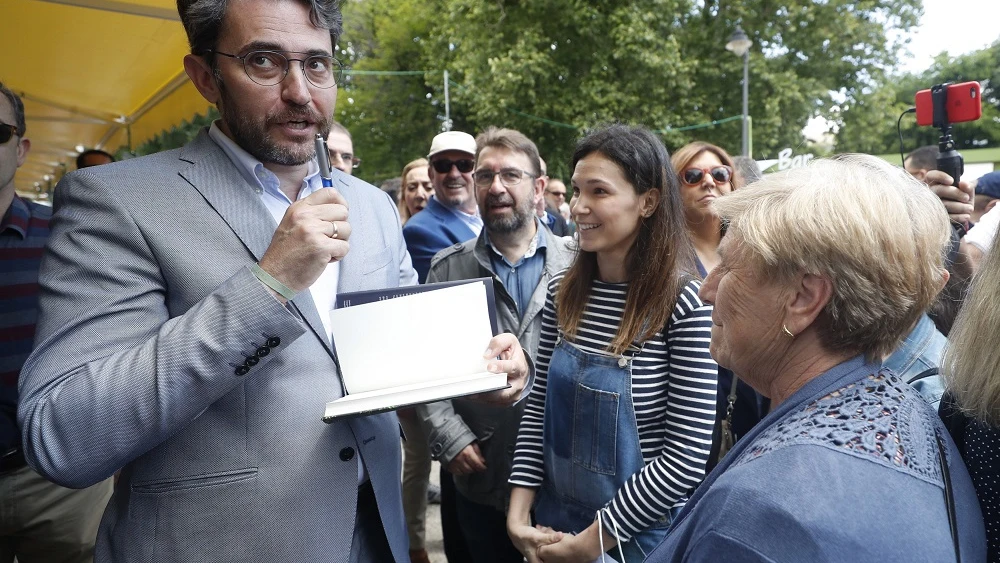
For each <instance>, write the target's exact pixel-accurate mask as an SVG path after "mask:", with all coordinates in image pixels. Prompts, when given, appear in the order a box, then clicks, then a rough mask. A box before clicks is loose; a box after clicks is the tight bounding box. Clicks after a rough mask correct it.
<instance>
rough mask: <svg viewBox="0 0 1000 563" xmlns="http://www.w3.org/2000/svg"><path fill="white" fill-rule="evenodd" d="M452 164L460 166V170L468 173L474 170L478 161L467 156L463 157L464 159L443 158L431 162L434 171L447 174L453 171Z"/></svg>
mask: <svg viewBox="0 0 1000 563" xmlns="http://www.w3.org/2000/svg"><path fill="white" fill-rule="evenodd" d="M452 165H455V167H456V168H458V171H459V172H461V173H462V174H468V173H469V172H472V169H473V168H475V167H476V163H475V162H473V161H471V160H469V159H467V158H463V159H462V160H448V159H445V158H442V159H441V160H435V161H434V162H431V166H433V167H434V171H435V172H437V173H438V174H447V173H449V172H451V167H452Z"/></svg>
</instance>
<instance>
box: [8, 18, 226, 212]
mask: <svg viewBox="0 0 1000 563" xmlns="http://www.w3.org/2000/svg"><path fill="white" fill-rule="evenodd" d="M0 13H2V14H3V18H2V19H3V20H4V23H5V24H6V25H5V26H4V31H3V33H0V53H3V56H2V60H3V62H2V64H0V80H2V81H3V82H4V83H5V84H6V85H7V87H8V88H10V89H11V90H13V91H14V92H17V93H18V94H19V95H20V96H21V98H22V99H23V100H24V107H25V114H26V117H27V129H28V130H27V137H28V138H29V139H31V143H32V146H31V152H30V153H29V154H28V160H27V162H26V163H25V164H24V166H22V167H21V168H20V169H18V171H17V175H16V176H15V184H16V186H17V189H18V192H19V193H21V194H24V195H28V196H34V195H35V194H38V193H44V192H46V191H47V189H48V187H49V186H50V185H54V183H55V181H57V180H58V179H59V178H60V177H62V175H63V174H65V173H66V172H71V171H73V170H74V169H75V168H76V163H75V158H76V155H77V154H78V150H79V149H81V148H88V149H89V148H99V149H103V150H106V151H108V152H114V151H115V150H117V149H118V148H119V147H121V146H122V145H130V146H133V147H134V146H137V145H139V144H141V143H143V142H144V141H146V140H148V139H150V138H151V137H153V136H155V135H156V134H157V133H159V132H160V131H163V130H164V129H168V128H170V127H171V126H173V125H177V124H179V123H180V122H181V121H182V120H184V119H189V118H191V117H192V116H193V115H194V114H196V113H204V112H205V111H206V110H207V109H208V106H209V104H208V102H206V101H205V99H204V98H202V97H201V95H200V94H199V93H198V91H197V90H196V89H195V88H194V86H193V85H192V84H191V83H190V81H189V80H188V79H187V75H185V74H184V68H183V64H182V62H181V59H182V58H183V57H184V55H185V54H186V53H187V52H188V46H187V38H186V36H185V34H184V28H183V26H181V23H180V20H179V18H178V17H177V5H176V3H175V0H3V7H2V9H0ZM130 137H131V139H130Z"/></svg>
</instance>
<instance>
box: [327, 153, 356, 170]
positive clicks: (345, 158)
mask: <svg viewBox="0 0 1000 563" xmlns="http://www.w3.org/2000/svg"><path fill="white" fill-rule="evenodd" d="M337 157H340V161H341V162H344V163H347V162H350V163H351V168H357V167H358V166H361V159H360V158H358V157H356V156H354V155H353V154H351V153H349V152H340V153H338V152H333V151H330V159H332V160H336V159H337Z"/></svg>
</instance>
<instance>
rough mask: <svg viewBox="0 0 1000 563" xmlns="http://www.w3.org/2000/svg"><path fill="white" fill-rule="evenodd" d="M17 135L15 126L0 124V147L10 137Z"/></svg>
mask: <svg viewBox="0 0 1000 563" xmlns="http://www.w3.org/2000/svg"><path fill="white" fill-rule="evenodd" d="M17 134H18V131H17V126H15V125H7V124H6V123H0V145H2V144H4V143H6V142H7V141H9V140H10V138H11V137H14V136H16V135H17Z"/></svg>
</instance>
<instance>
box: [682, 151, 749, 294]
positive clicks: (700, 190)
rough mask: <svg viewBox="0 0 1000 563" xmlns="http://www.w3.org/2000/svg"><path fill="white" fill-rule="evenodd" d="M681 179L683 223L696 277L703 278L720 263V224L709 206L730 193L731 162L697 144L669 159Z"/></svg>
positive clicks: (722, 153)
mask: <svg viewBox="0 0 1000 563" xmlns="http://www.w3.org/2000/svg"><path fill="white" fill-rule="evenodd" d="M670 162H671V164H672V165H673V167H674V172H676V173H677V176H678V177H679V178H680V181H681V185H680V194H681V201H683V202H684V220H685V222H686V224H687V230H688V232H689V233H690V234H691V239H692V242H693V243H694V250H695V252H696V253H697V258H698V262H697V266H698V273H699V274H701V276H702V277H705V276H707V275H708V274H709V272H711V271H712V269H713V268H715V266H716V265H717V264H718V263H719V243H720V242H721V241H722V235H723V228H722V221H720V220H719V216H718V215H716V213H715V211H714V210H713V209H712V205H711V204H712V202H713V201H715V200H716V199H718V198H720V197H722V196H723V195H725V194H728V193H729V192H731V191H733V188H734V184H733V159H732V157H730V156H729V153H727V152H726V151H725V150H723V149H722V148H721V147H717V146H715V145H713V144H710V143H703V142H701V141H696V142H694V143H689V144H687V145H684V146H683V147H681V148H680V149H678V150H677V152H675V153H674V155H673V157H671V159H670Z"/></svg>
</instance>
